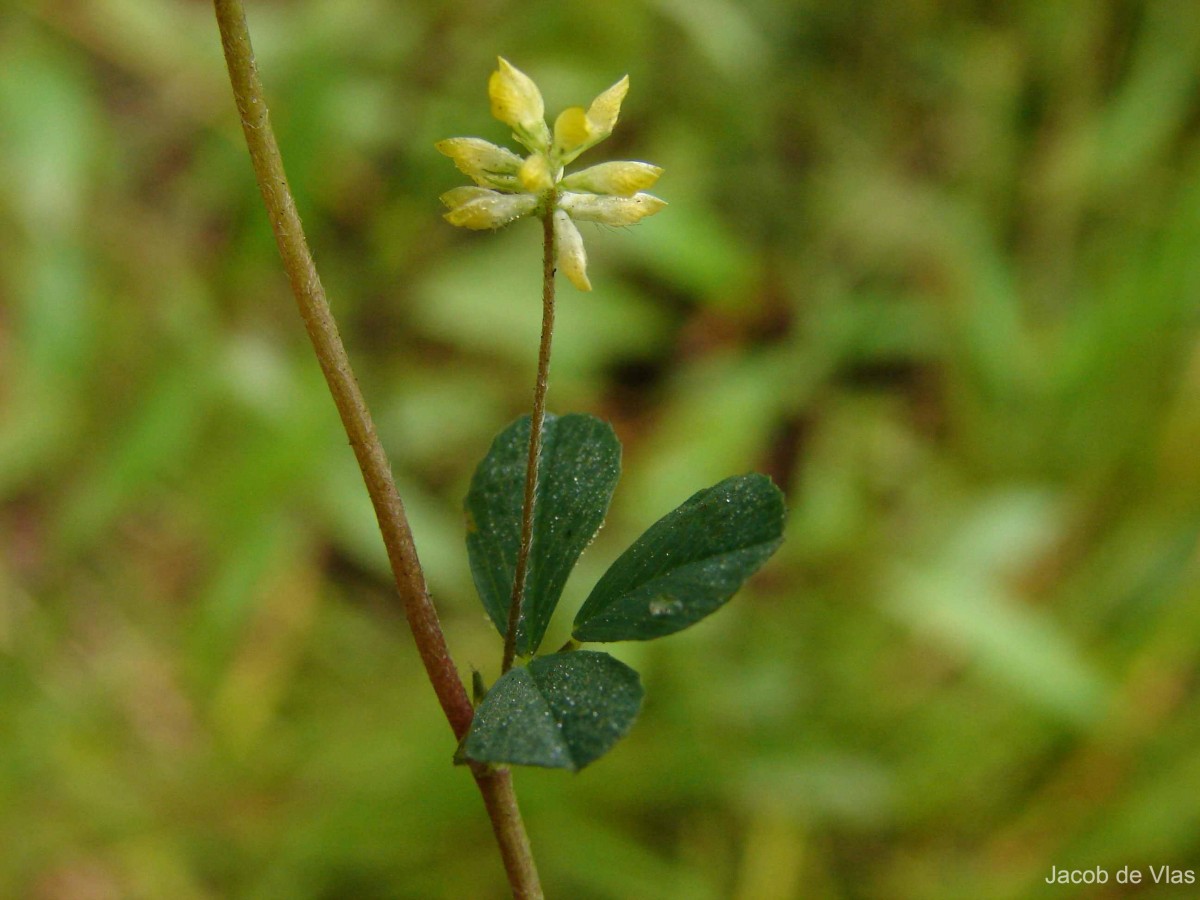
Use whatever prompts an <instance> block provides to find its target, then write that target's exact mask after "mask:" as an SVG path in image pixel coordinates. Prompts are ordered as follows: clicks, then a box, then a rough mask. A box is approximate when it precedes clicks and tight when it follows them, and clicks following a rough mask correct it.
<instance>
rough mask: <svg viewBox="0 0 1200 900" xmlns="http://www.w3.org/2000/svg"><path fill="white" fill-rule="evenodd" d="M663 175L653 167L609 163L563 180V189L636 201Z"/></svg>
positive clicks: (636, 163)
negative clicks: (635, 198) (633, 197)
mask: <svg viewBox="0 0 1200 900" xmlns="http://www.w3.org/2000/svg"><path fill="white" fill-rule="evenodd" d="M661 174H662V169H660V168H659V167H658V166H652V165H650V163H644V162H606V163H600V165H598V166H592V167H590V168H587V169H583V170H582V171H579V172H576V173H575V174H574V175H568V176H567V177H566V178H564V179H563V180H562V186H563V187H564V188H567V189H568V190H572V191H588V192H590V193H593V194H616V195H617V196H618V197H632V196H633V195H634V194H636V193H637V192H638V191H640V190H644V189H645V188H648V187H651V186H652V185H653V184H654V182H656V181H658V176H660V175H661Z"/></svg>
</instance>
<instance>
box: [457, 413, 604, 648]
mask: <svg viewBox="0 0 1200 900" xmlns="http://www.w3.org/2000/svg"><path fill="white" fill-rule="evenodd" d="M528 455H529V416H522V417H521V418H520V419H518V420H517V421H516V422H514V423H512V424H511V425H509V426H508V428H506V429H504V431H502V432H501V433H500V434H499V436H497V438H496V440H495V441H493V443H492V447H491V449H490V450H489V451H488V454H487V456H486V457H484V460H483V462H481V463H480V464H479V467H478V468H477V469H476V470H475V475H474V477H473V478H472V479H471V489H470V491H469V492H468V493H467V501H466V513H467V553H468V555H469V556H470V560H471V576H472V577H473V578H474V580H475V588H476V590H478V591H479V597H480V599H481V600H482V601H483V606H484V608H485V609H486V610H487V613H488V615H489V616H491V619H492V622H494V623H495V625H496V628H497V629H498V630H499V631H500V634H504V632H505V630H506V629H507V627H508V609H509V605H510V604H511V602H512V588H513V575H514V572H515V570H516V565H517V549H518V547H519V546H520V543H521V508H522V505H523V504H524V501H525V467H526V462H527V460H528ZM620 472H621V444H620V442H619V441H618V440H617V436H616V435H615V434H614V433H613V430H612V427H611V426H609V424H608V423H607V422H602V421H601V420H600V419H597V418H596V417H594V416H587V415H568V416H561V417H559V416H554V415H550V414H549V413H547V415H546V423H545V427H544V428H543V431H542V454H541V462H540V474H539V476H538V495H537V502H536V503H535V504H534V525H533V546H532V549H531V552H530V559H529V572H528V574H527V577H526V582H525V600H524V602H523V604H522V607H521V621H520V624H519V625H518V629H517V653H518V654H520V655H521V656H527V655H529V654H530V653H533V652H534V651H535V650H537V648H538V645H539V644H541V642H542V637H543V636H544V635H545V633H546V626H547V625H549V624H550V616H551V615H552V614H553V613H554V607H555V606H556V605H557V604H558V599H559V597H560V596H561V595H562V589H563V585H564V584H565V583H566V581H567V576H568V575H569V574H570V572H571V569H572V568H573V567H574V565H575V562H576V561H577V560H578V559H579V554H581V553H582V552H583V549H584V548H585V547H586V546H587V545H588V544H589V543H590V542H591V540H592V538H593V537H595V535H596V530H597V529H598V528H599V527H600V523H601V522H603V521H604V515H605V513H607V512H608V504H609V501H610V500H611V499H612V493H613V489H614V488H615V487H616V485H617V478H618V476H619V475H620Z"/></svg>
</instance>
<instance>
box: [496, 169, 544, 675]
mask: <svg viewBox="0 0 1200 900" xmlns="http://www.w3.org/2000/svg"><path fill="white" fill-rule="evenodd" d="M557 202H558V197H557V192H556V191H553V190H552V191H551V193H550V196H549V198H547V200H546V204H545V205H546V209H545V212H544V213H543V214H542V342H541V345H540V346H539V347H538V368H537V383H536V384H535V385H534V388H533V415H532V416H531V417H530V420H529V460H528V462H527V463H526V466H525V504H524V507H523V508H522V510H521V545H520V548H519V549H518V550H517V568H516V572H515V573H514V574H513V591H512V602H511V603H510V604H509V607H508V628H507V629H506V630H505V632H504V659H503V661H502V662H501V664H500V672H501V674H503V673H504V672H507V671H508V670H509V669H511V668H512V664H513V657H515V656H516V653H517V626H518V625H519V624H520V622H521V604H522V602H523V601H524V599H525V583H526V581H528V574H529V551H530V548H531V547H532V546H533V510H534V502H535V500H536V498H537V486H538V464H539V463H540V461H541V456H542V426H543V425H544V424H545V421H546V387H547V384H548V380H549V377H550V343H551V341H552V340H553V338H554V257H555V252H556V251H555V245H554V207H555V206H556V205H557Z"/></svg>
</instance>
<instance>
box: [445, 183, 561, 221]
mask: <svg viewBox="0 0 1200 900" xmlns="http://www.w3.org/2000/svg"><path fill="white" fill-rule="evenodd" d="M442 202H443V203H445V204H446V205H447V206H448V207H450V212H448V213H446V214H445V219H446V221H447V222H449V223H450V224H451V225H458V226H459V227H461V228H474V229H476V230H481V229H484V228H499V227H501V226H502V225H507V224H508V223H509V222H512V221H513V220H515V219H519V218H521V217H522V216H527V215H529V214H530V213H531V212H533V211H534V210H535V209H536V208H537V205H538V198H537V197H535V196H534V195H533V194H502V193H500V192H499V191H489V190H488V189H487V188H481V187H472V186H470V185H464V186H463V187H457V188H454V189H453V190H449V191H446V193H444V194H442Z"/></svg>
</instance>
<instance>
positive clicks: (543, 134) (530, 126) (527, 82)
mask: <svg viewBox="0 0 1200 900" xmlns="http://www.w3.org/2000/svg"><path fill="white" fill-rule="evenodd" d="M498 58H499V61H500V67H499V68H498V69H497V70H496V71H495V72H493V73H492V75H491V78H489V79H488V96H489V97H490V98H491V101H492V115H493V116H495V117H496V118H497V119H499V120H500V121H501V122H503V123H504V124H505V125H508V126H509V127H510V128H512V130H513V132H514V134H513V136H514V137H515V138H516V139H517V140H518V141H520V142H521V143H522V144H524V145H525V146H526V147H528V148H529V149H530V150H533V151H534V152H537V151H542V150H545V149H546V148H547V147H548V146H549V144H550V129H548V128H547V127H546V119H545V115H546V105H545V103H543V101H542V92H541V91H539V90H538V86H537V85H536V84H534V83H533V79H532V78H530V77H529V76H528V75H526V74H525V73H524V72H522V71H521V70H520V69H518V68H516V67H515V66H513V65H511V64H510V63H509V61H508V60H507V59H505V58H504V57H503V56H501V57H498Z"/></svg>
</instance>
